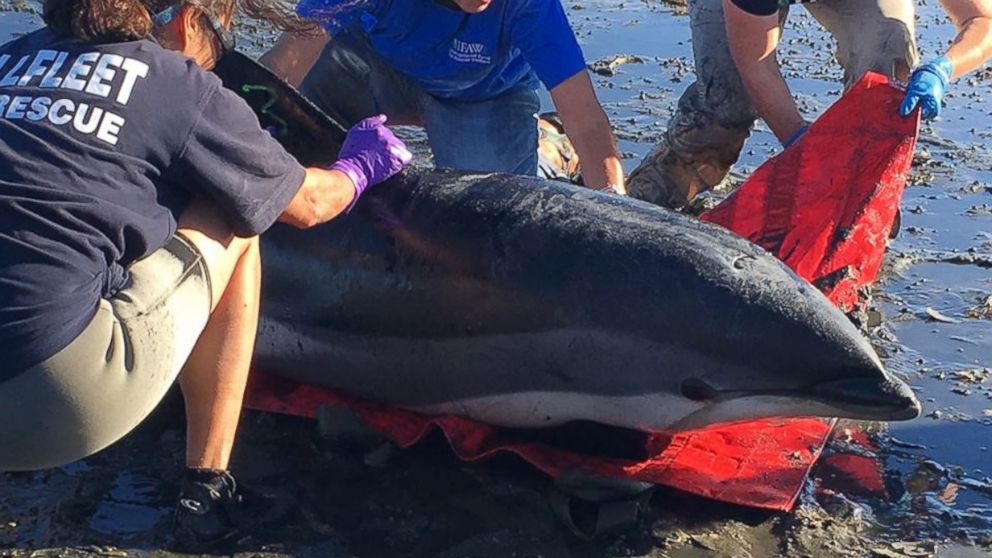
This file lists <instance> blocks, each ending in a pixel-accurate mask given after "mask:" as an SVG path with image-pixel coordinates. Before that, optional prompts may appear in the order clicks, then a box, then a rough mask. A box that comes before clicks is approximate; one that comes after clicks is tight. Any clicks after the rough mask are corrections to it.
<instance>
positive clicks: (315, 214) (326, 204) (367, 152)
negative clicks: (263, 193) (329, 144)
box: [279, 115, 413, 229]
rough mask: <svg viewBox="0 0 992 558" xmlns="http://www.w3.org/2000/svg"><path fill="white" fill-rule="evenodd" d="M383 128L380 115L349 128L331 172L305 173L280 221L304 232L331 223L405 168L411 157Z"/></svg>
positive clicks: (319, 170) (313, 169) (316, 170)
mask: <svg viewBox="0 0 992 558" xmlns="http://www.w3.org/2000/svg"><path fill="white" fill-rule="evenodd" d="M385 124H386V117H385V116H382V115H379V116H373V117H370V118H366V119H364V120H362V121H361V122H359V123H358V124H356V125H355V126H354V127H352V129H351V130H349V131H348V136H347V137H346V138H345V140H344V145H342V146H341V151H340V153H339V154H338V160H337V161H335V162H334V164H332V165H331V168H330V169H328V170H324V169H320V168H308V169H307V170H306V175H305V177H304V179H303V185H302V186H300V189H299V191H298V192H297V193H296V195H295V196H294V197H293V199H292V200H291V201H290V202H289V205H288V206H287V207H286V210H285V211H284V212H283V213H282V215H281V216H280V217H279V220H280V221H281V222H283V223H287V224H289V225H293V226H295V227H298V228H304V229H305V228H310V227H313V226H316V225H319V224H321V223H325V222H327V221H330V220H331V219H333V218H334V217H337V216H338V215H340V214H341V213H342V212H344V211H349V210H350V209H351V208H352V207H353V206H354V205H355V203H356V202H357V201H358V198H359V197H360V196H361V195H362V192H364V191H365V190H366V189H368V188H369V187H371V186H374V185H375V184H378V183H380V182H383V181H385V180H388V179H389V178H391V177H393V176H394V175H395V174H396V173H398V172H400V171H401V170H402V169H403V167H405V166H407V165H408V164H409V163H410V161H411V160H412V159H413V155H412V154H411V153H410V151H409V150H407V148H406V146H405V145H403V142H402V141H400V140H399V138H397V137H396V136H395V135H393V132H392V131H390V130H389V128H387V127H386V126H385Z"/></svg>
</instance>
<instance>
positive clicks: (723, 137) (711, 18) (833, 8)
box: [628, 0, 992, 207]
mask: <svg viewBox="0 0 992 558" xmlns="http://www.w3.org/2000/svg"><path fill="white" fill-rule="evenodd" d="M789 3H790V2H783V1H780V0H693V1H692V2H690V3H689V17H690V22H691V27H692V44H693V52H694V53H695V58H696V82H695V83H693V84H692V85H690V86H689V88H688V89H686V91H685V93H683V95H682V98H681V99H679V104H678V110H677V111H676V113H675V115H674V116H673V117H672V119H671V121H670V122H669V124H668V130H667V131H666V133H665V137H664V139H663V141H662V143H661V144H659V145H658V147H656V148H655V150H654V151H653V152H652V153H651V154H650V155H648V156H647V157H646V158H645V159H644V161H643V162H642V163H641V164H640V165H639V166H638V167H637V168H636V169H634V172H632V173H631V174H630V177H629V180H628V183H629V184H628V185H629V188H630V192H631V195H632V196H634V197H637V198H640V199H644V200H647V201H651V202H654V203H657V204H660V205H665V206H669V207H681V206H684V205H686V204H687V203H688V202H689V201H691V200H692V198H693V197H695V196H696V195H697V194H698V193H700V192H702V191H705V190H708V189H710V188H713V187H714V186H716V185H718V184H720V183H721V182H722V181H723V180H724V179H725V178H726V177H727V175H728V174H729V172H730V168H731V166H732V165H733V164H734V163H735V162H736V161H737V158H738V157H739V156H740V152H741V149H742V148H743V145H744V141H745V140H746V139H747V137H748V136H749V135H750V133H751V125H752V124H753V123H754V120H755V118H756V117H758V116H760V117H761V118H763V119H764V120H765V123H766V124H768V127H769V128H770V129H771V131H772V132H773V133H774V134H775V136H776V137H777V138H778V139H779V141H780V142H781V143H782V145H783V146H785V147H788V146H789V145H791V144H792V143H793V142H795V141H796V140H797V139H798V138H799V137H800V136H801V135H802V134H803V132H805V131H806V128H807V127H808V123H807V122H806V121H805V120H804V119H803V117H802V116H801V115H800V114H799V109H798V108H797V107H796V102H795V100H794V99H793V98H792V94H791V93H790V91H789V86H788V85H787V84H786V82H785V80H784V79H783V78H782V73H781V71H780V70H779V64H778V60H777V59H776V55H775V52H776V49H777V48H778V44H779V40H780V39H781V37H782V29H783V22H784V21H785V18H786V16H787V15H788V10H789V8H788V4H789ZM941 3H942V4H943V6H944V10H945V11H946V12H947V14H948V15H949V16H950V19H951V20H952V21H953V22H954V25H955V26H956V27H957V29H958V34H957V37H956V38H955V39H954V40H953V41H952V42H951V45H950V47H949V48H948V49H947V51H946V52H945V53H944V54H942V55H940V56H938V57H936V58H934V59H933V60H930V61H929V62H927V63H925V64H923V65H921V66H919V67H918V68H916V70H915V71H913V72H912V74H910V70H911V69H912V68H913V66H915V65H916V63H917V60H918V54H917V50H916V41H915V38H914V31H913V29H914V19H913V18H914V9H913V0H819V1H816V2H812V3H808V4H805V6H806V9H807V10H809V12H810V13H812V14H813V15H814V16H815V17H816V18H817V19H818V20H819V21H820V23H822V24H823V26H824V27H826V28H827V29H828V30H829V31H830V32H831V34H833V36H834V39H836V41H837V61H838V62H839V63H840V64H841V66H843V68H844V86H845V88H847V87H850V86H852V85H853V84H854V83H855V82H856V81H857V80H859V79H860V78H861V76H862V75H864V73H865V72H867V71H869V70H872V71H876V72H880V73H883V74H885V75H886V76H888V77H890V78H894V79H897V80H899V81H906V80H907V78H908V80H909V84H908V86H907V88H906V97H905V101H904V102H903V103H902V106H901V108H900V110H901V113H902V115H903V116H909V115H910V114H912V113H914V111H915V110H916V108H917V107H920V108H921V109H922V115H923V118H925V119H931V118H934V117H936V116H937V115H938V114H939V113H940V108H941V102H942V99H943V97H944V92H945V90H946V89H947V87H948V85H949V83H950V81H951V80H952V79H954V78H957V77H959V76H962V75H964V74H966V73H968V72H971V71H973V70H976V69H978V68H980V67H981V66H982V65H983V64H984V63H985V61H986V60H988V59H989V57H990V56H992V0H941Z"/></svg>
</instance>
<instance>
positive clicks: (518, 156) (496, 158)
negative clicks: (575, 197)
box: [261, 0, 626, 193]
mask: <svg viewBox="0 0 992 558" xmlns="http://www.w3.org/2000/svg"><path fill="white" fill-rule="evenodd" d="M297 11H298V12H299V13H300V14H301V15H303V16H306V17H310V18H313V19H315V20H317V21H320V22H321V23H322V24H323V25H324V26H325V28H326V30H327V34H325V35H322V36H311V37H308V36H301V35H298V34H292V33H287V34H284V35H283V36H282V37H281V38H280V40H279V42H278V43H277V44H276V46H275V47H274V48H273V49H272V50H271V51H269V52H268V53H267V54H266V55H265V56H263V57H262V59H261V61H262V63H263V64H266V65H267V66H269V67H270V68H271V69H272V70H274V71H275V72H276V73H277V74H280V75H282V76H283V77H285V78H286V79H287V80H288V81H289V82H290V83H292V84H293V85H297V86H299V87H300V88H301V91H302V92H303V93H304V94H305V95H306V96H307V97H309V98H310V99H311V100H313V101H314V102H316V103H317V105H318V106H320V107H321V108H324V109H325V110H327V111H328V112H329V113H331V114H337V115H339V116H340V117H341V118H343V119H344V120H345V121H347V122H355V121H357V120H359V119H361V118H364V117H366V116H369V115H371V114H377V113H384V114H386V115H388V116H389V117H390V119H391V120H392V121H394V122H396V123H404V124H422V125H423V126H424V127H425V128H426V131H427V137H428V140H429V143H430V146H431V150H432V151H433V153H434V160H435V163H436V164H437V165H438V166H441V167H449V168H454V169H459V170H467V171H484V172H507V173H514V174H521V175H530V176H534V175H537V174H538V125H537V118H536V113H537V112H538V109H539V108H540V101H539V100H538V96H537V93H536V89H537V87H538V83H539V81H540V82H543V83H544V85H545V86H546V87H547V88H548V90H549V91H550V92H551V98H552V100H553V101H554V104H555V106H556V108H557V110H558V114H559V115H560V117H561V120H562V122H563V123H564V128H565V130H566V131H567V132H568V136H569V137H570V138H571V140H572V142H573V143H574V144H575V149H576V151H577V152H578V156H579V158H580V159H581V160H582V161H583V163H584V169H583V173H582V174H583V179H584V182H585V185H586V186H589V187H591V188H596V189H610V190H613V191H615V192H618V193H625V192H626V190H625V187H624V177H623V169H622V168H621V165H620V156H619V153H618V151H617V146H616V140H615V138H614V137H613V132H612V130H611V129H610V124H609V122H608V120H607V118H606V114H605V113H604V112H603V109H602V107H601V106H600V104H599V101H598V100H597V98H596V93H595V91H594V90H593V85H592V81H591V80H590V78H589V74H588V73H587V71H586V65H585V61H584V58H583V55H582V50H581V49H580V48H579V45H578V42H577V41H576V39H575V35H574V33H573V32H572V30H571V28H570V27H569V23H568V20H567V19H566V17H565V13H564V11H563V9H562V6H561V3H560V2H559V0H436V1H434V0H407V1H404V2H390V1H388V0H367V1H363V0H360V1H357V2H346V1H344V0H303V1H302V2H300V4H299V6H298V8H297ZM332 36H333V38H331V37H332ZM367 92H370V93H371V94H367Z"/></svg>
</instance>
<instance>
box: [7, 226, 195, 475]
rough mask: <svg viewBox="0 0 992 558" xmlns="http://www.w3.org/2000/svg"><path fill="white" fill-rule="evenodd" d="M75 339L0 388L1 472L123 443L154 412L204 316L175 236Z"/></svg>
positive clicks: (190, 254) (140, 264) (188, 254)
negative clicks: (0, 411)
mask: <svg viewBox="0 0 992 558" xmlns="http://www.w3.org/2000/svg"><path fill="white" fill-rule="evenodd" d="M128 272H129V275H130V281H129V283H128V284H127V285H125V286H124V287H123V288H122V289H121V290H120V291H119V292H117V293H116V294H114V295H113V296H112V297H111V298H109V299H101V300H100V301H99V303H98V305H97V308H96V309H95V312H96V313H95V315H94V316H93V318H92V319H91V320H90V323H89V324H88V325H87V326H86V328H85V329H84V330H83V332H82V333H81V334H80V335H79V336H77V337H76V339H74V340H73V341H72V342H71V343H70V344H69V345H68V346H67V347H65V348H64V349H62V350H61V351H59V352H58V353H57V354H56V355H54V356H53V357H51V358H49V359H48V360H46V361H45V362H42V363H41V364H39V365H37V366H35V367H32V368H31V369H29V370H27V371H25V372H23V373H22V374H20V375H18V376H15V377H14V378H13V379H11V380H8V381H6V382H3V383H2V384H0V401H3V410H4V419H3V421H0V448H3V450H2V451H0V470H8V471H16V470H32V469H44V468H49V467H56V466H59V465H64V464H66V463H69V462H72V461H75V460H77V459H82V458H84V457H87V456H89V455H91V454H93V453H96V452H97V451H100V450H101V449H103V448H105V447H107V446H109V445H110V444H112V443H114V442H116V441H117V440H119V439H120V438H122V437H123V436H124V435H125V434H127V433H128V432H130V431H131V430H132V429H133V428H134V427H135V426H137V425H138V424H139V423H140V422H141V421H142V420H144V419H145V417H147V416H148V414H149V413H151V412H152V410H153V409H154V408H155V407H156V406H157V405H158V403H159V402H160V401H161V400H162V397H164V396H165V393H166V392H167V391H168V389H169V388H170V387H171V386H172V384H173V383H174V382H175V380H176V376H177V375H178V374H179V371H180V369H181V368H182V366H183V364H184V363H185V362H186V360H187V357H188V356H189V354H190V352H191V351H192V350H193V347H194V345H195V344H196V342H197V338H198V337H199V335H200V332H201V331H202V330H203V328H204V327H205V325H206V323H207V321H208V317H209V313H210V287H209V278H208V276H207V271H206V268H205V267H204V265H203V261H202V258H201V256H200V254H199V253H197V251H196V250H195V249H194V248H193V247H192V246H191V245H190V244H189V243H188V242H186V241H184V240H183V239H182V238H179V237H174V238H173V239H172V240H170V241H169V242H168V244H166V246H164V247H163V248H161V249H159V250H157V251H155V252H153V253H152V254H150V255H148V256H147V257H145V258H143V259H142V260H140V261H137V262H135V263H134V264H133V265H131V267H130V268H129V269H128Z"/></svg>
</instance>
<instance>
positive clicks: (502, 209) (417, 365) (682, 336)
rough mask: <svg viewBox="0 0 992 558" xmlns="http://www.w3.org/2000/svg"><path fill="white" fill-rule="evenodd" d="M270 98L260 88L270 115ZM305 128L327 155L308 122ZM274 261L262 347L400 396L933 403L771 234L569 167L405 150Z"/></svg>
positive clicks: (465, 400)
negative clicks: (565, 177)
mask: <svg viewBox="0 0 992 558" xmlns="http://www.w3.org/2000/svg"><path fill="white" fill-rule="evenodd" d="M228 60H229V59H228V58H225V61H228ZM232 60H233V61H229V62H228V63H230V64H234V65H235V66H236V67H235V68H234V69H231V68H230V67H229V68H227V69H226V70H224V69H222V70H221V72H219V73H221V75H222V77H223V78H224V79H225V83H227V84H228V86H229V87H231V86H232V83H233V85H234V87H232V88H235V89H236V90H237V87H238V84H239V83H248V82H251V83H258V82H260V81H265V80H269V79H270V78H269V77H267V76H266V75H264V72H262V71H261V70H260V69H259V68H257V67H256V66H253V65H251V64H248V63H247V62H244V63H242V62H243V61H240V60H239V59H237V58H236V57H232ZM238 64H242V66H237V65H238ZM260 72H261V73H260ZM266 83H267V85H266V87H271V88H274V89H273V90H275V91H277V93H276V94H274V95H275V96H278V97H279V99H280V102H281V103H284V104H285V103H287V102H289V103H290V104H293V103H296V104H295V105H293V106H294V107H295V108H292V110H288V109H285V107H284V108H283V109H282V112H280V113H279V115H278V116H276V117H275V122H277V123H278V124H279V125H280V126H283V127H287V128H288V130H289V135H292V129H293V123H292V122H291V120H292V119H293V118H295V117H297V116H299V114H304V113H306V114H311V113H312V110H313V109H312V107H309V106H305V107H303V108H302V109H301V108H300V106H298V105H299V104H300V103H304V101H302V100H300V99H297V98H296V97H294V95H295V93H293V92H292V91H289V92H288V93H287V92H286V91H283V89H287V88H288V86H285V85H282V84H279V83H275V84H273V83H268V82H266ZM280 88H282V89H280ZM244 91H245V90H242V92H244ZM247 97H250V96H247ZM287 99H289V100H288V101H287ZM270 101H271V99H269V100H264V99H262V100H259V99H255V100H252V99H251V98H249V103H250V104H252V105H253V106H255V107H256V109H258V110H259V113H260V117H261V118H262V121H263V125H265V124H266V123H267V122H269V123H271V122H272V121H273V120H272V119H271V118H272V113H273V111H274V110H278V107H275V108H274V106H273V103H272V102H270ZM263 109H264V110H263ZM294 115H295V116H294ZM307 118H309V119H310V120H308V121H307V122H308V125H311V127H312V124H313V122H312V120H313V117H312V115H311V116H309V117H307ZM325 118H326V117H325ZM267 119H268V120H267ZM287 121H290V122H287ZM341 131H342V130H341V127H340V126H337V125H336V124H333V123H329V124H327V125H326V126H325V130H324V132H326V134H327V135H328V136H330V137H332V138H337V141H340V137H341V136H340V134H341ZM295 141H296V144H297V146H301V145H302V146H303V147H298V149H297V150H296V153H297V154H298V156H299V158H300V159H301V160H302V161H304V162H305V163H313V162H315V161H312V159H313V158H314V157H313V154H312V151H310V152H305V151H307V150H312V149H313V148H314V143H315V142H306V141H299V138H296V140H295ZM290 143H292V142H290V141H286V140H285V138H284V144H287V145H289V144H290ZM339 145H340V144H339V143H337V144H334V145H330V146H328V147H327V148H326V150H327V151H326V157H327V159H328V160H329V159H331V158H333V154H334V153H336V148H337V147H338V146H339ZM307 159H311V160H307ZM262 262H263V294H262V321H261V324H260V328H259V336H258V341H257V348H256V367H257V368H258V369H260V370H264V371H266V372H270V373H274V374H277V375H281V376H285V377H287V378H291V379H294V380H300V381H305V382H309V383H313V384H318V385H321V386H326V387H329V388H333V389H336V390H340V391H343V392H347V393H350V394H354V395H358V396H361V397H364V398H367V399H370V400H373V401H377V402H382V403H387V404H390V405H394V406H397V407H401V408H405V409H410V410H415V411H420V412H424V413H429V414H454V415H459V416H463V417H467V418H471V419H476V420H479V421H482V422H486V423H489V424H494V425H501V426H511V427H523V428H535V427H545V426H555V425H561V424H564V423H568V422H571V421H579V420H583V421H593V422H597V423H602V424H606V425H611V426H618V427H624V428H630V429H636V430H642V431H651V432H655V431H671V430H679V429H686V428H695V427H700V426H704V425H708V424H712V423H721V422H731V421H741V420H747V419H754V418H760V417H790V416H824V417H850V418H857V419H871V420H904V419H911V418H914V417H916V416H918V415H919V412H920V406H919V402H918V401H917V399H916V397H915V396H914V394H913V393H912V391H911V390H910V389H909V387H908V386H907V385H906V384H904V383H903V382H901V381H900V380H898V379H897V378H895V377H893V376H892V375H890V374H889V373H887V372H886V370H885V369H884V367H883V366H882V364H881V362H880V361H879V359H878V356H877V355H876V354H875V352H874V351H873V349H872V348H871V346H870V345H869V343H868V342H867V341H866V340H865V339H864V337H863V336H862V335H861V334H860V333H859V332H858V331H857V329H856V328H855V327H854V326H853V325H852V324H851V323H850V321H849V320H848V319H847V318H846V317H845V316H844V315H843V314H842V313H841V312H840V311H839V310H838V309H837V308H835V307H834V306H833V305H832V304H831V303H830V302H829V301H828V300H827V299H826V297H824V296H823V295H822V294H821V293H820V292H819V291H818V290H816V289H815V288H814V287H812V286H811V285H810V284H809V283H807V282H806V281H804V280H803V279H801V278H800V277H798V276H797V275H795V274H794V273H793V272H792V271H791V270H789V269H788V268H787V267H786V266H785V265H784V264H782V263H781V262H780V261H779V260H777V259H776V258H775V257H774V256H772V255H770V254H768V253H767V252H765V251H764V250H762V249H761V248H759V247H757V246H755V245H753V244H751V243H749V242H747V241H746V240H744V239H742V238H740V237H738V236H736V235H734V234H733V233H731V232H729V231H727V230H725V229H723V228H721V227H718V226H716V225H711V224H707V223H703V222H700V221H698V220H695V219H692V218H690V217H686V216H683V215H681V214H677V213H673V212H670V211H667V210H664V209H662V208H659V207H657V206H654V205H651V204H647V203H644V202H639V201H636V200H632V199H627V198H621V197H618V196H613V195H607V194H602V193H598V192H593V191H591V190H587V189H582V188H578V187H574V186H571V185H567V184H562V183H554V182H548V181H542V180H539V179H536V178H525V177H518V176H503V175H492V174H488V175H487V174H469V173H463V172H453V171H413V172H406V173H403V174H402V175H401V176H399V177H397V178H395V179H393V180H392V181H390V182H389V183H387V184H383V185H381V186H377V187H376V188H374V189H372V190H371V191H370V192H368V193H367V194H366V196H365V197H364V198H363V199H362V200H361V201H360V202H359V203H358V205H357V206H356V208H355V210H354V211H353V212H352V213H351V214H349V215H347V216H341V217H339V218H338V219H335V220H334V221H332V222H330V223H328V224H326V225H323V226H320V227H317V228H315V229H311V230H307V231H300V230H296V229H292V228H290V227H286V226H281V225H277V226H276V227H274V228H273V229H272V230H270V231H269V232H268V233H266V234H265V235H263V238H262Z"/></svg>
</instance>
